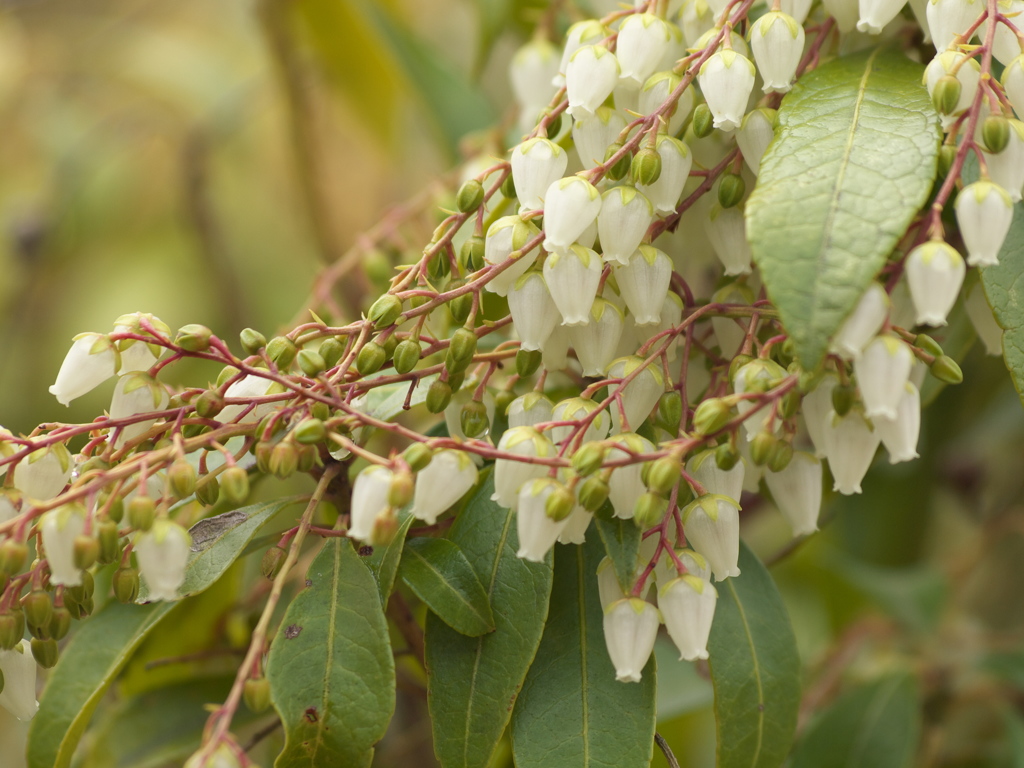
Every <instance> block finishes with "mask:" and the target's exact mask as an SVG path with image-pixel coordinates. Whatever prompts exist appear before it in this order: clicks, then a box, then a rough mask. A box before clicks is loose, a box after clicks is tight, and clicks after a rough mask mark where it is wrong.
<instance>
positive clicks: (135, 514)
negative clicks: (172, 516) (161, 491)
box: [128, 496, 156, 531]
mask: <svg viewBox="0 0 1024 768" xmlns="http://www.w3.org/2000/svg"><path fill="white" fill-rule="evenodd" d="M155 517H156V505H155V504H154V503H153V500H152V499H151V498H149V496H136V497H135V498H134V499H132V500H131V501H130V502H128V525H130V526H131V527H132V528H134V529H135V530H136V531H148V530H149V529H150V528H152V527H153V520H154V519H155Z"/></svg>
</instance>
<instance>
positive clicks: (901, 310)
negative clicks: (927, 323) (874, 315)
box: [889, 279, 917, 328]
mask: <svg viewBox="0 0 1024 768" xmlns="http://www.w3.org/2000/svg"><path fill="white" fill-rule="evenodd" d="M916 323H917V308H916V307H915V306H914V300H913V298H912V297H911V296H910V284H909V283H908V282H907V281H906V280H905V279H903V280H897V281H896V285H894V286H893V287H892V289H891V292H890V293H889V325H891V326H894V327H896V328H913V327H914V325H915V324H916Z"/></svg>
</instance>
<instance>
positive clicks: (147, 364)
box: [114, 315, 169, 376]
mask: <svg viewBox="0 0 1024 768" xmlns="http://www.w3.org/2000/svg"><path fill="white" fill-rule="evenodd" d="M147 319H149V320H150V322H157V323H159V322H160V320H159V318H155V317H153V316H152V315H150V316H149V318H147ZM161 324H162V323H161ZM114 332H115V333H127V332H138V331H137V329H136V328H132V327H130V326H127V325H115V326H114ZM168 333H169V331H168ZM117 348H118V350H119V356H120V358H121V367H120V368H118V371H117V372H118V374H119V375H122V376H123V375H124V374H126V373H131V372H132V371H148V370H149V369H150V368H152V367H153V365H154V363H156V361H157V360H159V359H160V354H161V353H162V352H163V351H164V350H163V347H159V346H157V345H156V344H147V343H145V342H144V341H138V340H136V339H122V340H121V341H119V342H118V343H117Z"/></svg>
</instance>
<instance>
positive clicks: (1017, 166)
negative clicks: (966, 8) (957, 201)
mask: <svg viewBox="0 0 1024 768" xmlns="http://www.w3.org/2000/svg"><path fill="white" fill-rule="evenodd" d="M1022 1H1024V0H1022ZM1007 122H1008V123H1009V124H1010V142H1009V143H1008V144H1007V145H1006V148H1005V149H1003V151H1002V152H1000V153H999V154H998V155H992V154H989V153H988V152H985V151H982V153H981V154H982V155H984V157H985V165H986V167H987V168H988V176H989V179H990V180H991V181H992V183H993V184H997V185H999V186H1000V187H1002V188H1003V189H1005V190H1006V194H1008V195H1009V196H1010V201H1011V202H1013V203H1019V202H1020V201H1021V192H1022V191H1024V123H1022V122H1021V121H1020V120H1014V119H1011V120H1008V121H1007Z"/></svg>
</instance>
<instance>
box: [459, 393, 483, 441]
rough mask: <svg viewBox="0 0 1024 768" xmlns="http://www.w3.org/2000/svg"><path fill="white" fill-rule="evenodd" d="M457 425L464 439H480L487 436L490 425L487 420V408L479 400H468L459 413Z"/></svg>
mask: <svg viewBox="0 0 1024 768" xmlns="http://www.w3.org/2000/svg"><path fill="white" fill-rule="evenodd" d="M459 425H460V426H461V427H462V433H463V434H464V435H465V436H466V437H480V436H481V435H485V434H487V431H488V430H489V429H490V427H491V424H490V421H489V420H488V418H487V406H486V405H484V404H483V403H482V402H481V401H480V400H470V401H469V402H468V403H466V404H465V405H463V406H462V410H461V411H460V412H459Z"/></svg>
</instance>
